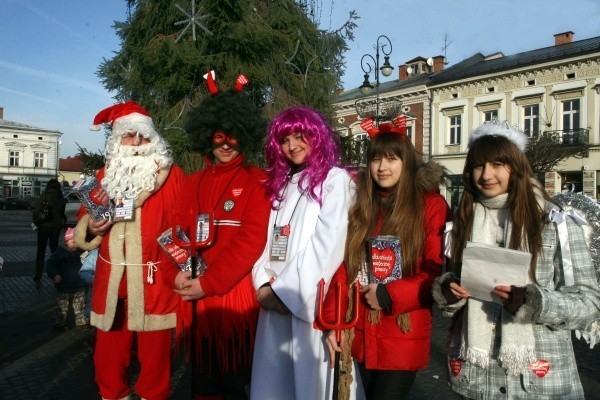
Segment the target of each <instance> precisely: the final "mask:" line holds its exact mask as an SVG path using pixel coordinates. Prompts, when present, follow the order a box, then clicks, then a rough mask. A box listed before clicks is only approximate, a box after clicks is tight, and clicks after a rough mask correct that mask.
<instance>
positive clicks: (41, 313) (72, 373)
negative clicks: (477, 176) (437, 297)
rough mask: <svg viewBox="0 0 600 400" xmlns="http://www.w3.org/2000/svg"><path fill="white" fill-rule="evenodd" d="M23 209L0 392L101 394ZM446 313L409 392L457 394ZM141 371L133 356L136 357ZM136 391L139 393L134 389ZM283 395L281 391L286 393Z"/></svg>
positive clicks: (10, 237)
mask: <svg viewBox="0 0 600 400" xmlns="http://www.w3.org/2000/svg"><path fill="white" fill-rule="evenodd" d="M29 221H30V214H29V212H26V211H3V210H0V256H2V257H3V258H4V259H5V262H4V268H3V270H2V271H0V399H1V400H37V399H39V400H59V399H60V400H87V399H90V400H96V399H99V396H98V394H97V393H98V391H97V387H96V384H95V383H94V379H93V376H94V375H93V374H94V367H93V360H92V356H93V349H92V347H91V345H90V343H91V340H90V338H91V337H92V336H93V331H80V330H78V329H77V328H73V329H71V330H70V331H68V332H56V331H53V330H52V324H53V317H54V311H55V307H56V292H55V290H54V285H53V284H52V282H51V281H50V280H49V279H48V278H47V277H46V276H44V278H43V279H42V284H41V287H40V288H39V289H36V287H35V285H34V282H33V280H32V278H31V277H32V276H33V272H34V259H35V242H36V235H35V232H33V231H32V230H31V227H30V226H29ZM48 253H49V251H48ZM447 324H448V320H447V319H445V318H443V317H441V316H440V315H439V313H437V312H436V313H435V319H434V328H433V338H432V345H431V362H430V364H429V367H428V368H427V369H425V370H423V371H420V372H419V374H418V375H417V380H416V382H415V385H414V386H413V388H412V390H411V394H410V396H409V399H410V400H431V399H436V400H455V399H457V397H456V396H454V395H453V394H452V392H451V391H450V389H449V388H448V386H447V384H446V378H445V376H446V375H445V374H446V373H445V350H444V344H443V343H444V334H445V331H446V329H447ZM575 348H576V355H577V359H578V368H579V370H580V375H581V379H582V382H583V386H584V389H585V391H586V399H588V400H598V399H600V372H599V371H600V346H596V348H595V349H594V350H589V349H588V348H587V347H586V346H585V344H584V343H583V342H582V341H575ZM132 369H133V373H134V374H135V372H136V364H135V360H134V361H133V362H132ZM171 382H172V387H173V396H172V398H173V399H190V398H191V395H190V393H191V390H190V368H189V366H188V365H187V364H185V363H183V362H182V360H181V359H180V358H178V359H176V360H174V363H173V377H172V380H171ZM133 399H137V397H133ZM282 400H284V399H282Z"/></svg>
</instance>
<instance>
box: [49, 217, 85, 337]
mask: <svg viewBox="0 0 600 400" xmlns="http://www.w3.org/2000/svg"><path fill="white" fill-rule="evenodd" d="M65 246H66V248H65V247H62V246H59V247H58V248H57V250H56V251H55V252H54V253H53V254H52V256H50V258H49V259H48V261H46V274H47V275H48V277H49V278H50V279H52V281H53V282H54V286H55V287H56V291H57V292H58V295H57V297H58V311H57V313H56V319H55V324H54V329H56V330H60V331H65V332H66V331H68V330H69V327H68V326H67V316H68V313H69V306H70V304H71V303H72V307H73V312H74V314H75V324H76V325H77V327H78V328H79V329H82V330H87V329H89V326H90V325H89V323H88V320H87V318H86V317H85V311H84V310H85V288H86V283H85V281H84V280H83V279H81V278H80V277H79V269H80V268H81V258H80V257H81V253H82V251H81V250H80V249H79V248H78V247H77V245H76V244H75V241H74V240H73V228H68V229H67V231H66V232H65Z"/></svg>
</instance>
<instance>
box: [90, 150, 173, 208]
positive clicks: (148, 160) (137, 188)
mask: <svg viewBox="0 0 600 400" xmlns="http://www.w3.org/2000/svg"><path fill="white" fill-rule="evenodd" d="M109 140H110V139H109ZM119 141H120V138H119ZM112 145H113V146H111V145H109V146H107V154H106V161H107V166H106V171H105V175H104V179H102V187H103V188H104V190H105V191H106V193H107V194H108V197H109V198H111V199H117V198H127V199H137V197H138V195H139V194H140V193H141V192H143V191H146V192H152V191H153V190H154V188H155V186H156V176H157V174H158V170H159V169H160V168H164V167H166V166H168V165H170V164H171V158H170V156H169V154H168V151H167V150H166V146H165V145H164V142H162V143H160V142H158V143H148V144H144V145H141V146H121V145H120V144H116V143H112ZM161 145H162V146H161ZM159 148H160V149H161V150H163V151H157V150H158V149H159Z"/></svg>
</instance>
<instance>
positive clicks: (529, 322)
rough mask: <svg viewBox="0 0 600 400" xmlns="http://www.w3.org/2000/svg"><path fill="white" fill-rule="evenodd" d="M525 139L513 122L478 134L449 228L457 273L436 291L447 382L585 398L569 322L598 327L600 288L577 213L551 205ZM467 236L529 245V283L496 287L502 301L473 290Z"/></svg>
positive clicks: (497, 394) (495, 392)
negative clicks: (443, 319)
mask: <svg viewBox="0 0 600 400" xmlns="http://www.w3.org/2000/svg"><path fill="white" fill-rule="evenodd" d="M526 144H527V137H526V136H525V135H524V134H523V133H522V132H520V131H519V130H518V129H517V128H516V127H510V126H508V124H507V123H498V122H496V121H493V122H491V123H485V124H484V125H483V126H481V127H479V128H477V129H476V130H475V131H474V132H473V134H472V136H471V138H470V139H469V150H468V153H467V159H466V163H465V167H464V171H463V176H462V181H463V184H464V186H465V190H464V192H463V195H462V197H461V200H460V204H459V207H458V210H457V212H456V215H455V218H454V223H453V227H452V231H451V232H450V237H451V240H450V241H449V242H450V245H449V246H448V250H450V251H448V253H447V255H448V257H449V258H450V261H451V263H450V265H451V272H449V273H446V274H444V275H442V276H441V277H439V278H438V279H437V280H436V282H435V285H434V289H433V291H434V299H435V301H436V302H437V304H438V305H439V307H440V308H441V309H442V312H443V314H444V315H446V316H448V317H451V318H452V323H451V326H450V332H449V337H448V365H447V368H448V377H449V381H450V385H451V387H452V389H453V390H454V391H455V392H456V393H458V394H460V395H462V396H463V397H464V398H468V399H496V398H498V399H499V398H502V399H506V398H518V399H583V398H584V394H583V389H582V386H581V382H580V380H579V375H578V372H577V365H576V363H575V356H574V353H573V347H572V343H571V330H582V331H586V330H588V331H589V330H591V329H592V326H594V327H597V326H598V324H593V322H594V321H595V320H598V319H600V290H599V288H598V282H597V280H596V274H595V270H594V266H593V264H592V261H591V258H590V253H589V250H588V248H587V247H586V244H585V240H584V233H583V230H582V228H581V226H580V225H579V221H578V219H577V217H576V216H572V215H568V214H565V213H561V212H560V210H559V209H558V207H556V206H554V205H553V204H552V203H550V201H549V199H548V196H547V195H546V193H545V192H544V191H543V189H542V188H541V187H540V185H539V184H538V183H537V181H535V179H534V176H533V173H532V170H531V167H530V166H529V163H528V161H527V158H526V157H525V154H524V151H525V147H526ZM559 235H560V237H561V238H563V239H562V243H561V240H559ZM566 236H568V238H567V237H566ZM468 242H479V243H483V244H484V245H491V246H496V247H501V248H507V249H513V250H520V251H524V252H528V253H530V254H531V262H530V263H529V266H528V267H527V266H526V265H525V266H524V268H528V279H527V281H526V282H524V283H523V285H512V286H509V285H502V284H500V285H497V286H495V287H493V288H491V289H490V290H491V292H492V293H493V294H492V296H493V298H494V299H495V301H484V300H480V299H477V298H475V297H471V296H470V294H469V290H468V288H466V287H464V286H461V283H460V277H461V268H462V264H463V258H462V256H463V250H464V249H465V247H466V246H467V243H468ZM569 253H570V256H569ZM483 263H484V264H485V260H484V261H483ZM588 335H592V336H593V335H595V336H596V337H597V336H598V332H588Z"/></svg>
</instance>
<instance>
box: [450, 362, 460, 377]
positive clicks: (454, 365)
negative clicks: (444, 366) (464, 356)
mask: <svg viewBox="0 0 600 400" xmlns="http://www.w3.org/2000/svg"><path fill="white" fill-rule="evenodd" d="M448 364H450V370H451V371H452V375H454V376H458V374H459V373H460V370H461V369H462V361H460V360H458V359H457V360H450V361H449V362H448Z"/></svg>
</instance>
